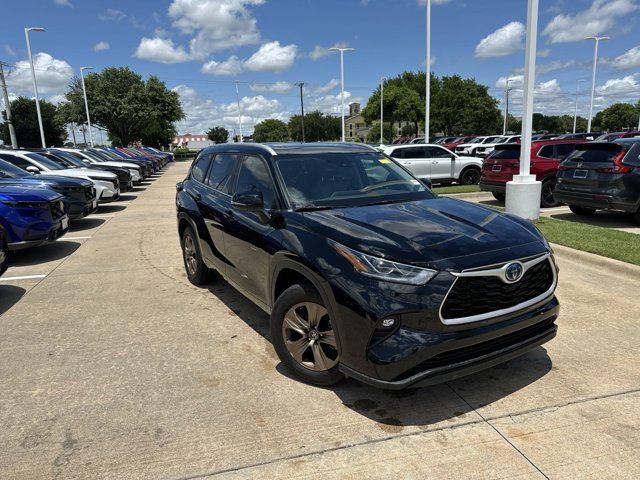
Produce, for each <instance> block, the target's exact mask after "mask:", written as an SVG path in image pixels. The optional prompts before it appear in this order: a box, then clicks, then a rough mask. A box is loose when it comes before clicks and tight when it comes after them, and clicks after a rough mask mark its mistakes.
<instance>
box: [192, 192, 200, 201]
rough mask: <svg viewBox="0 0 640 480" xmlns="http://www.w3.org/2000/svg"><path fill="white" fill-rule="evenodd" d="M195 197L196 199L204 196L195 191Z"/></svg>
mask: <svg viewBox="0 0 640 480" xmlns="http://www.w3.org/2000/svg"><path fill="white" fill-rule="evenodd" d="M193 198H195V199H196V200H200V199H201V198H202V195H200V193H198V192H193Z"/></svg>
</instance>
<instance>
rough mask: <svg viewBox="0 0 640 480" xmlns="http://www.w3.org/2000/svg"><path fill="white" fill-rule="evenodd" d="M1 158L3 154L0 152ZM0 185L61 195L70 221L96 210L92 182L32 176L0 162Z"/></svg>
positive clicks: (11, 165)
mask: <svg viewBox="0 0 640 480" xmlns="http://www.w3.org/2000/svg"><path fill="white" fill-rule="evenodd" d="M1 158H3V154H2V152H1V151H0V159H1ZM0 185H16V186H24V187H46V188H49V189H50V190H53V191H54V192H57V193H59V194H60V195H62V200H63V202H64V207H65V212H67V215H68V216H69V218H70V219H71V220H76V219H78V218H82V217H85V216H87V215H89V214H91V213H93V212H95V211H96V209H97V208H98V199H97V198H96V189H95V188H94V186H93V182H91V181H90V180H84V179H82V178H70V177H61V176H55V175H32V174H30V173H27V172H25V171H24V170H22V169H21V168H18V167H16V166H15V165H13V164H11V163H9V162H5V161H4V160H0Z"/></svg>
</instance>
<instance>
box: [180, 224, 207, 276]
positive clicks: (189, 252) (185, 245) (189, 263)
mask: <svg viewBox="0 0 640 480" xmlns="http://www.w3.org/2000/svg"><path fill="white" fill-rule="evenodd" d="M180 246H181V247H182V260H183V262H184V270H185V272H186V273H187V278H188V279H189V281H190V282H191V283H193V284H194V285H198V286H199V285H204V284H205V283H208V282H210V281H211V279H212V277H213V272H212V271H211V269H210V268H209V267H207V266H206V265H205V264H204V261H203V260H202V253H201V252H200V245H199V243H198V237H196V234H195V233H194V232H193V229H192V228H191V227H187V228H185V229H184V232H182V237H181V238H180Z"/></svg>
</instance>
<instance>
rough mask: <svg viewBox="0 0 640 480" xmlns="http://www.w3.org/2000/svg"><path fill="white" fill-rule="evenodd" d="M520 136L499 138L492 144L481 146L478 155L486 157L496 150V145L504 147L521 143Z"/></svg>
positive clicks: (477, 149) (477, 151)
mask: <svg viewBox="0 0 640 480" xmlns="http://www.w3.org/2000/svg"><path fill="white" fill-rule="evenodd" d="M519 142H520V135H502V136H500V137H499V138H497V139H495V140H494V141H493V142H491V143H483V144H482V145H481V146H479V147H478V148H476V153H475V154H476V155H477V156H478V157H482V158H484V157H486V156H487V155H489V154H490V153H491V152H493V150H494V149H495V148H496V145H502V144H504V143H519Z"/></svg>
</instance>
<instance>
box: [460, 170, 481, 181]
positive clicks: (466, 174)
mask: <svg viewBox="0 0 640 480" xmlns="http://www.w3.org/2000/svg"><path fill="white" fill-rule="evenodd" d="M460 183H461V184H462V185H477V184H478V183H480V170H478V169H477V168H467V169H466V170H464V171H463V172H462V174H461V175H460Z"/></svg>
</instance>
